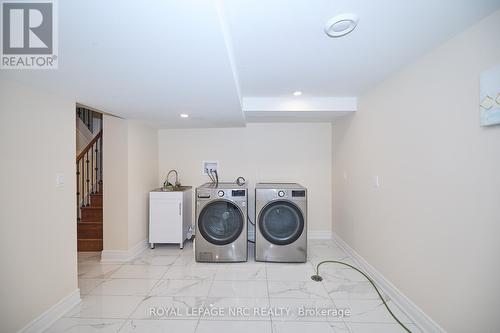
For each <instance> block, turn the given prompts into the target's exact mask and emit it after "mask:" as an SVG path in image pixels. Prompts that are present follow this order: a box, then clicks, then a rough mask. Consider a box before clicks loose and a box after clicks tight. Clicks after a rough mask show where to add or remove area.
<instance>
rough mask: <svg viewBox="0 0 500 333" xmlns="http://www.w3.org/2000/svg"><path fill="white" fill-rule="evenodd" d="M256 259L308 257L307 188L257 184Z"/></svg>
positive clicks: (281, 260) (289, 260)
mask: <svg viewBox="0 0 500 333" xmlns="http://www.w3.org/2000/svg"><path fill="white" fill-rule="evenodd" d="M255 216H256V218H255V220H256V221H255V224H256V228H255V260H257V261H274V262H305V261H306V260H307V190H306V188H304V187H303V186H301V185H299V184H284V183H259V184H257V185H256V187H255Z"/></svg>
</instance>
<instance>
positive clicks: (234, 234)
mask: <svg viewBox="0 0 500 333" xmlns="http://www.w3.org/2000/svg"><path fill="white" fill-rule="evenodd" d="M247 206H248V191H247V187H246V186H239V185H237V184H235V183H219V184H218V185H216V184H214V183H206V184H204V185H202V186H200V187H198V188H197V189H196V237H195V241H194V246H195V259H196V261H199V262H240V261H247V258H248V254H247V208H248V207H247Z"/></svg>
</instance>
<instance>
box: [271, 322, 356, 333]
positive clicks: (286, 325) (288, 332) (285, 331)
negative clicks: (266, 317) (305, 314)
mask: <svg viewBox="0 0 500 333" xmlns="http://www.w3.org/2000/svg"><path fill="white" fill-rule="evenodd" d="M305 332H314V333H349V329H348V328H347V327H346V325H345V324H344V323H343V322H336V323H328V322H283V321H278V322H275V321H273V333H305Z"/></svg>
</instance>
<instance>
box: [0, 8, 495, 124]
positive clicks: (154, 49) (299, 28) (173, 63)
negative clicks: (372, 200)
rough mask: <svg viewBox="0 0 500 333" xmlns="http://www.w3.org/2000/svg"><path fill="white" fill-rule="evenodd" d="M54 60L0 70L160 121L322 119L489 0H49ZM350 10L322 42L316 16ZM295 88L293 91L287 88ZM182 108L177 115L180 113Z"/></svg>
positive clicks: (469, 19)
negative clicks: (340, 29) (55, 32)
mask: <svg viewBox="0 0 500 333" xmlns="http://www.w3.org/2000/svg"><path fill="white" fill-rule="evenodd" d="M58 6H59V16H58V17H59V69H57V70H34V71H23V70H8V71H6V70H5V71H2V72H1V73H0V75H1V76H3V77H6V78H9V79H13V80H17V81H21V82H28V83H30V84H34V85H40V86H44V87H45V89H49V90H52V91H56V92H58V93H63V94H69V95H70V96H75V99H76V101H77V102H78V103H81V104H83V105H87V106H90V107H93V108H96V109H99V110H102V111H105V112H108V113H112V114H115V115H118V116H122V117H125V118H131V119H137V120H140V121H143V122H145V123H148V124H150V125H153V126H155V127H159V128H185V127H232V126H244V125H245V123H246V122H249V121H280V120H282V121H304V120H311V121H314V120H316V121H328V120H331V119H334V118H335V117H336V116H339V115H343V114H345V113H346V112H350V111H355V110H356V97H357V96H359V95H360V94H362V93H363V92H365V91H366V90H367V89H369V88H370V87H371V86H373V85H374V84H376V83H377V82H379V81H381V80H382V79H384V78H385V77H387V76H388V75H390V74H391V73H394V72H395V71H397V70H398V69H400V68H402V67H403V66H405V65H407V64H409V63H410V62H412V61H414V60H415V59H417V58H418V57H419V56H422V55H423V54H425V53H426V52H428V51H429V50H431V49H432V48H433V47H436V46H437V45H439V44H440V43H442V42H444V41H445V40H447V39H449V38H451V37H452V36H453V35H455V34H457V33H459V32H460V31H462V30H463V29H465V28H466V27H468V26H470V25H472V24H473V23H475V22H476V21H478V20H479V19H481V18H482V17H484V16H486V15H488V14H489V13H491V12H492V11H494V10H495V9H498V8H500V0H476V1H470V0H440V1H436V0H419V1H401V0H378V1H373V0H330V1H326V0H302V1H297V0H295V1H293V0H292V1H290V0H282V1H264V0H261V1H257V0H225V1H210V0H198V1H193V0H175V1H168V0H148V1H123V0H121V1H120V0H113V1H111V0H107V1H100V0H78V1H59V2H58ZM345 12H352V13H356V14H357V15H358V16H359V18H360V21H359V25H358V27H357V28H356V29H355V30H354V31H353V32H352V33H351V34H349V35H348V36H345V37H343V38H337V39H332V38H329V37H327V36H326V35H325V34H324V32H323V28H324V24H325V23H326V21H328V20H329V19H330V18H331V17H333V16H335V15H338V14H340V13H345ZM296 90H300V91H303V95H302V96H299V97H295V96H293V95H292V92H293V91H296ZM181 113H187V114H189V115H190V117H189V118H188V119H181V118H180V117H179V115H180V114H181Z"/></svg>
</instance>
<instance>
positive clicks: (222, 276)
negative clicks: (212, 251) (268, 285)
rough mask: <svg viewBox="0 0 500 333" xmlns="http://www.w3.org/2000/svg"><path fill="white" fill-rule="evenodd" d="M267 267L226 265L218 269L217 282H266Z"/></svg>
mask: <svg viewBox="0 0 500 333" xmlns="http://www.w3.org/2000/svg"><path fill="white" fill-rule="evenodd" d="M265 279H266V266H265V265H260V266H252V265H246V266H241V265H236V266H234V265H224V266H222V267H220V268H218V269H217V274H216V276H215V280H265Z"/></svg>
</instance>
